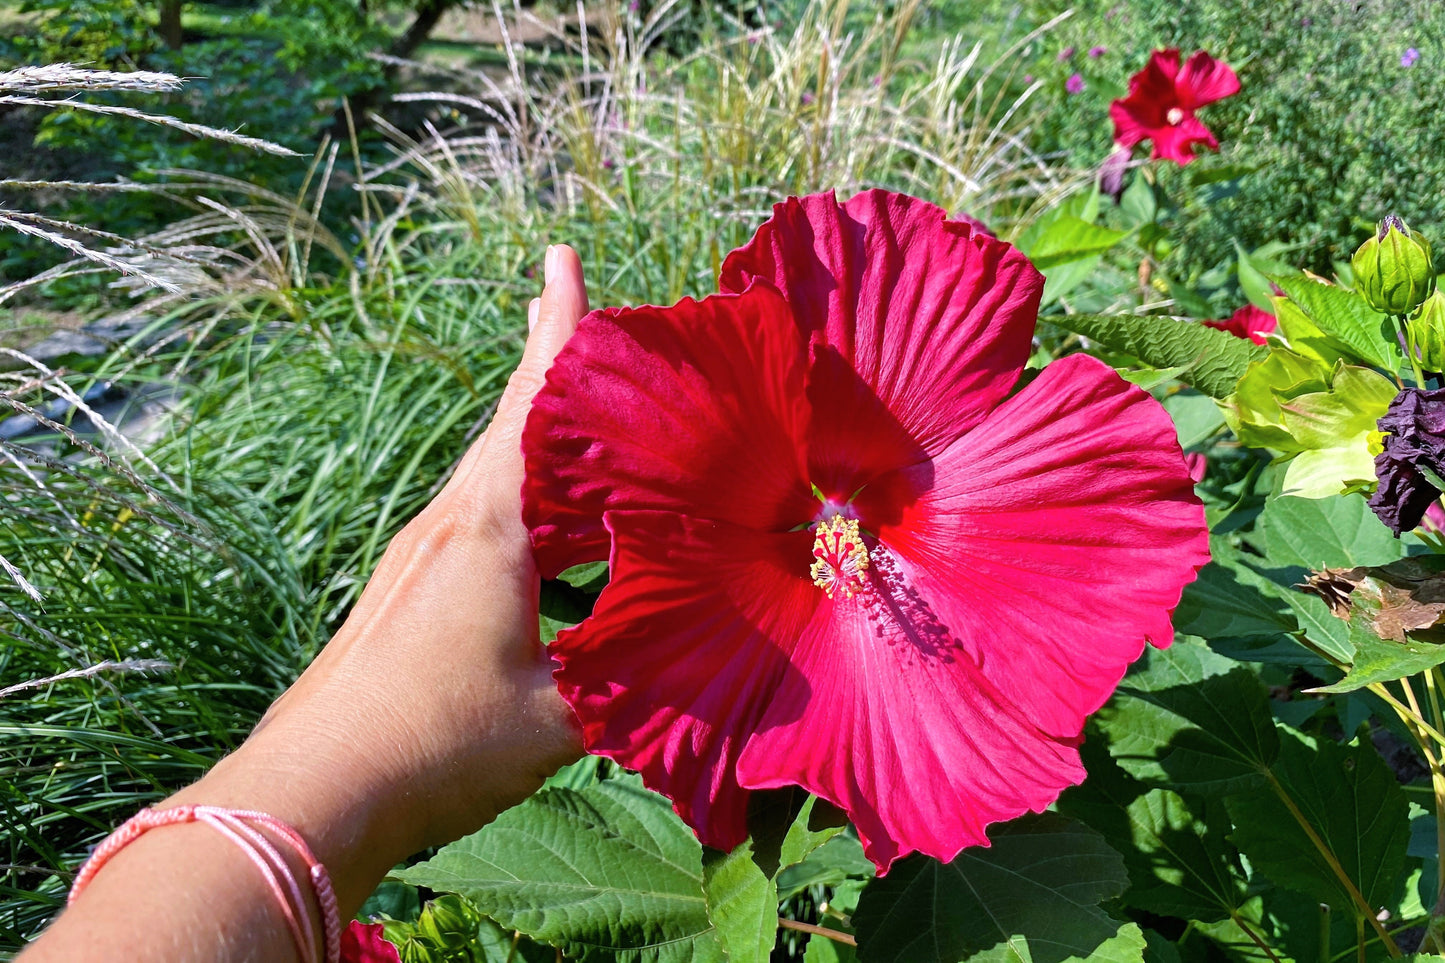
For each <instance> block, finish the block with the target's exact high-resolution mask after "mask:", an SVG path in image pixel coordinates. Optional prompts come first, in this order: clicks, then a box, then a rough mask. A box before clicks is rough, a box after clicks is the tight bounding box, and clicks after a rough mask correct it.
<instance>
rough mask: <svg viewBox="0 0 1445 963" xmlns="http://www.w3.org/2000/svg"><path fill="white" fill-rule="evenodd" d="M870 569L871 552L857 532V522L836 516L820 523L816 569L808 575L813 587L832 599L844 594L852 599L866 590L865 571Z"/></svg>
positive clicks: (814, 560) (816, 547)
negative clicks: (869, 557) (836, 594)
mask: <svg viewBox="0 0 1445 963" xmlns="http://www.w3.org/2000/svg"><path fill="white" fill-rule="evenodd" d="M867 568H868V549H867V547H866V546H865V545H864V544H863V536H862V535H861V534H859V532H858V522H857V521H856V520H854V519H851V518H844V517H843V516H841V515H834V516H833V517H832V518H829V519H828V520H827V521H825V522H820V523H819V525H818V528H817V530H816V533H815V534H814V537H813V566H812V568H811V569H809V572H810V573H811V574H812V576H813V584H814V585H816V586H818V587H819V588H820V589H822V590H823V591H825V592H827V593H828V598H832V597H833V596H834V594H835V593H837V592H842V593H843V597H844V598H852V597H853V595H854V593H856V592H858V591H859V590H861V589H862V588H863V572H864V571H865V570H866V569H867Z"/></svg>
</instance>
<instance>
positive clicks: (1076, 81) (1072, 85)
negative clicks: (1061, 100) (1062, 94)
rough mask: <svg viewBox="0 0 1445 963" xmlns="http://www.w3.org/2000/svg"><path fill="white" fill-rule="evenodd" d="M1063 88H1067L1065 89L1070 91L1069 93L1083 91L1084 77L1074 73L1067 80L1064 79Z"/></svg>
mask: <svg viewBox="0 0 1445 963" xmlns="http://www.w3.org/2000/svg"><path fill="white" fill-rule="evenodd" d="M1064 89H1065V90H1067V91H1068V92H1069V93H1071V94H1081V93H1083V92H1084V78H1083V77H1081V76H1079V75H1078V74H1074V75H1073V76H1072V77H1070V78H1069V79H1068V80H1066V81H1064Z"/></svg>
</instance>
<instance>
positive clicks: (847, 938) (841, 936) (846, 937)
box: [778, 919, 858, 946]
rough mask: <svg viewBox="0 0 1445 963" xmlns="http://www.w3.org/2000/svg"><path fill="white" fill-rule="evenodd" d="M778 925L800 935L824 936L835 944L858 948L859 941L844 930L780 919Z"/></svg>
mask: <svg viewBox="0 0 1445 963" xmlns="http://www.w3.org/2000/svg"><path fill="white" fill-rule="evenodd" d="M778 925H779V926H781V927H782V928H783V929H785V930H797V931H798V932H800V933H812V934H813V935H814V936H824V937H827V938H828V939H830V940H832V941H834V942H835V943H846V944H848V945H849V946H857V945H858V940H857V939H856V938H854V937H853V936H852V935H851V934H849V933H844V932H843V931H842V930H830V929H828V928H827V927H826V926H814V925H813V924H812V923H800V922H798V921H797V920H785V919H779V920H778Z"/></svg>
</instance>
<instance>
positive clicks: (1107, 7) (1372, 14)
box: [1029, 0, 1445, 281]
mask: <svg viewBox="0 0 1445 963" xmlns="http://www.w3.org/2000/svg"><path fill="white" fill-rule="evenodd" d="M1065 6H1070V7H1073V8H1074V9H1075V11H1076V12H1075V14H1074V16H1073V17H1072V18H1071V19H1069V20H1068V21H1066V22H1065V23H1064V24H1063V25H1061V26H1060V27H1059V28H1058V29H1057V30H1056V31H1054V32H1053V33H1052V34H1050V35H1048V36H1046V37H1045V38H1044V40H1043V42H1042V43H1041V44H1040V46H1039V48H1038V56H1037V58H1036V60H1035V61H1034V66H1033V71H1034V73H1035V74H1036V75H1037V76H1038V77H1039V78H1040V79H1041V80H1042V81H1043V82H1044V85H1045V87H1044V92H1045V93H1046V94H1047V95H1048V96H1049V98H1050V100H1051V103H1052V105H1053V110H1052V111H1051V112H1050V114H1049V117H1048V119H1047V121H1046V123H1045V125H1044V126H1043V127H1042V128H1041V131H1040V135H1041V136H1040V141H1039V142H1038V144H1037V146H1038V148H1039V149H1040V150H1042V151H1046V152H1047V151H1049V150H1061V151H1064V152H1066V153H1067V155H1068V156H1069V158H1070V160H1071V161H1072V162H1073V163H1076V164H1078V165H1081V166H1097V164H1098V163H1099V162H1100V161H1102V160H1103V158H1104V157H1105V156H1106V155H1107V154H1108V152H1109V150H1110V149H1111V146H1112V145H1111V135H1112V125H1111V124H1110V121H1109V119H1108V105H1109V101H1110V99H1112V98H1113V97H1116V96H1120V95H1122V93H1123V92H1124V90H1125V88H1126V86H1127V83H1128V78H1129V76H1130V75H1131V74H1132V73H1134V72H1135V71H1137V70H1138V69H1140V68H1141V67H1143V65H1144V64H1145V62H1146V61H1147V60H1148V56H1149V52H1150V51H1151V50H1152V49H1154V48H1157V47H1165V46H1177V47H1180V48H1181V49H1182V50H1183V51H1184V53H1185V54H1186V55H1187V54H1188V53H1190V52H1191V51H1193V50H1196V49H1200V48H1203V49H1206V50H1208V51H1209V52H1210V53H1212V54H1214V55H1215V56H1216V57H1219V58H1220V59H1222V60H1224V61H1225V62H1226V63H1228V64H1230V65H1231V66H1232V67H1233V68H1234V69H1235V70H1236V71H1237V72H1238V74H1239V78H1240V82H1241V84H1242V87H1243V89H1242V90H1241V91H1240V93H1239V94H1238V95H1237V96H1235V97H1232V98H1229V99H1227V100H1224V101H1221V102H1219V103H1216V104H1212V105H1210V106H1209V107H1207V108H1205V109H1204V111H1203V112H1202V115H1201V116H1202V119H1203V120H1204V121H1205V123H1206V124H1207V125H1208V126H1209V127H1210V129H1211V130H1213V131H1214V133H1215V135H1216V136H1217V137H1218V138H1219V141H1220V144H1221V148H1222V153H1221V156H1219V157H1212V158H1204V159H1201V160H1199V161H1196V162H1195V163H1194V164H1192V165H1190V168H1189V170H1188V173H1189V174H1192V173H1193V172H1194V171H1195V170H1196V169H1214V170H1226V169H1230V170H1233V169H1236V168H1238V169H1247V168H1255V167H1257V168H1258V170H1254V171H1253V172H1252V173H1248V174H1246V175H1244V176H1241V177H1239V178H1238V179H1229V180H1225V181H1221V182H1218V183H1215V184H1212V185H1207V186H1203V187H1199V188H1195V189H1194V190H1196V191H1197V192H1200V193H1203V194H1204V195H1206V199H1207V201H1208V203H1207V204H1203V205H1199V206H1198V207H1197V208H1194V209H1191V212H1190V217H1189V218H1188V219H1187V220H1183V221H1181V222H1180V223H1179V224H1178V225H1177V226H1176V229H1175V231H1174V233H1175V235H1176V236H1177V237H1178V239H1179V241H1180V249H1179V252H1178V254H1177V258H1178V262H1177V266H1176V268H1175V274H1176V275H1178V276H1181V277H1183V278H1185V279H1186V280H1189V281H1194V280H1196V279H1197V278H1198V277H1199V276H1200V275H1202V274H1203V273H1204V272H1206V271H1208V270H1209V269H1210V268H1212V267H1215V266H1217V265H1219V264H1221V263H1223V262H1225V261H1227V260H1229V259H1230V258H1232V257H1233V256H1234V253H1235V252H1234V240H1235V239H1238V240H1239V242H1240V243H1241V244H1242V245H1243V246H1244V247H1245V248H1246V249H1251V250H1252V249H1254V248H1257V247H1259V246H1261V245H1263V244H1266V243H1268V242H1272V241H1273V242H1282V243H1284V244H1286V245H1289V246H1290V247H1291V249H1292V255H1291V256H1292V257H1293V258H1294V259H1295V261H1296V262H1297V263H1298V264H1299V265H1300V266H1303V267H1307V268H1310V269H1312V270H1315V271H1317V272H1320V273H1325V274H1327V273H1328V272H1329V271H1330V269H1331V264H1332V262H1333V261H1338V260H1342V259H1348V257H1349V254H1350V252H1351V251H1353V250H1354V248H1355V246H1356V245H1357V244H1358V243H1359V237H1360V235H1361V234H1362V233H1364V232H1366V231H1368V230H1369V229H1370V227H1372V226H1373V224H1374V222H1375V221H1376V220H1377V219H1378V218H1379V217H1381V216H1383V215H1384V214H1385V213H1388V212H1390V211H1396V212H1398V213H1400V214H1401V215H1403V216H1404V217H1405V218H1406V219H1407V220H1409V221H1411V222H1412V223H1414V222H1418V223H1421V224H1438V223H1445V190H1442V187H1445V124H1441V123H1440V122H1439V121H1438V118H1439V117H1440V116H1441V115H1442V111H1445V83H1442V82H1441V78H1442V76H1445V7H1442V6H1441V5H1440V4H1438V3H1432V2H1430V0H1400V2H1384V0H1365V2H1362V3H1337V2H1334V0H1297V2H1292V3H1288V4H1282V3H1240V2H1238V0H1179V2H1177V3H1169V4H1156V3H1152V2H1148V0H1081V2H1079V3H1073V4H1068V5H1065V4H1061V3H1058V2H1056V0H1046V2H1037V3H1035V4H1034V5H1033V6H1032V7H1031V8H1030V11H1029V13H1030V16H1031V17H1032V18H1033V19H1034V20H1036V21H1039V22H1041V21H1042V20H1044V19H1046V18H1047V17H1049V16H1051V15H1053V14H1055V13H1057V12H1060V11H1061V10H1062V9H1064V8H1065ZM1093 47H1104V48H1105V52H1104V53H1103V55H1102V56H1099V57H1097V58H1095V57H1090V56H1089V54H1088V51H1089V50H1090V48H1093ZM1069 48H1072V49H1073V53H1072V55H1071V56H1069V57H1065V58H1064V59H1062V60H1061V59H1059V58H1060V55H1061V54H1063V53H1065V52H1067V51H1068V49H1069ZM1410 48H1414V49H1416V50H1418V51H1419V58H1418V60H1417V61H1416V62H1415V63H1414V65H1413V66H1409V67H1406V66H1402V65H1401V57H1402V55H1404V53H1405V51H1406V50H1408V49H1410ZM1076 72H1077V73H1079V74H1080V75H1081V76H1082V77H1083V79H1084V80H1085V83H1086V87H1085V90H1084V91H1083V92H1082V93H1080V94H1076V95H1070V94H1068V93H1067V92H1066V90H1065V88H1064V84H1065V81H1066V79H1067V78H1068V77H1069V76H1070V75H1072V74H1074V73H1076ZM1181 173H1182V172H1178V171H1165V172H1163V174H1162V176H1163V177H1164V178H1165V179H1166V183H1171V184H1173V183H1180V182H1181V181H1182V180H1183V177H1182V176H1181ZM1171 178H1172V180H1171Z"/></svg>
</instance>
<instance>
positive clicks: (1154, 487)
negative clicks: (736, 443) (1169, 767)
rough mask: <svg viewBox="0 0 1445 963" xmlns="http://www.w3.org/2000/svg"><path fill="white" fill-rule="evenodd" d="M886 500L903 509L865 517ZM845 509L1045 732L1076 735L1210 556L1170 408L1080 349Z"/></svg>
mask: <svg viewBox="0 0 1445 963" xmlns="http://www.w3.org/2000/svg"><path fill="white" fill-rule="evenodd" d="M889 502H896V503H902V504H905V505H907V508H906V509H905V510H904V511H903V513H902V517H901V518H899V520H898V521H897V522H896V523H892V524H881V525H878V526H877V527H876V528H875V527H874V526H872V525H870V518H871V517H873V514H874V513H875V512H876V511H878V510H877V509H876V508H875V505H877V504H879V503H882V504H884V505H887V504H888V503H889ZM855 507H856V508H857V509H858V512H859V516H860V521H861V524H862V525H863V527H864V528H865V529H870V528H871V529H873V530H874V531H876V532H877V534H878V537H879V539H880V540H881V541H883V542H884V543H886V544H887V545H889V546H890V547H891V548H893V549H894V551H896V552H897V554H898V556H899V565H900V568H901V569H902V570H903V572H904V574H905V576H906V577H907V578H908V580H909V581H910V583H911V584H912V585H913V586H914V587H915V588H916V589H917V590H918V592H919V593H920V594H921V595H922V596H923V598H925V599H927V601H928V604H929V605H930V606H931V607H932V610H933V611H934V612H935V613H936V614H937V616H938V618H939V619H940V620H941V621H942V623H943V624H944V625H947V626H948V627H949V628H950V629H951V630H952V632H953V634H954V635H955V636H956V637H957V638H958V640H959V642H960V643H961V644H962V646H963V649H964V651H966V652H967V654H968V657H969V658H971V659H973V660H974V661H975V662H977V663H978V664H979V665H980V667H981V670H982V673H983V675H984V676H985V677H986V678H987V679H988V680H989V681H990V682H992V683H993V684H994V685H995V686H997V687H998V689H999V690H1000V691H1002V692H1004V693H1007V694H1008V695H1009V696H1010V698H1012V699H1013V700H1015V702H1016V704H1017V705H1018V706H1019V707H1020V709H1021V710H1022V711H1023V712H1024V713H1025V714H1026V715H1027V717H1028V718H1030V719H1032V720H1034V721H1035V722H1036V723H1037V724H1038V725H1039V726H1040V727H1041V728H1042V729H1043V730H1044V731H1046V732H1048V733H1050V734H1052V735H1054V736H1058V737H1069V736H1074V735H1077V734H1078V733H1079V732H1080V730H1081V729H1082V726H1083V722H1084V718H1085V716H1086V715H1087V714H1088V713H1090V712H1093V711H1094V710H1095V709H1097V708H1098V707H1099V706H1100V705H1102V704H1103V702H1104V701H1105V700H1106V699H1107V698H1108V697H1109V695H1110V693H1112V692H1113V691H1114V687H1115V686H1116V685H1117V683H1118V681H1119V679H1120V678H1121V677H1122V676H1123V674H1124V670H1125V668H1126V667H1127V666H1128V664H1129V663H1130V662H1131V661H1133V660H1134V659H1136V658H1138V656H1139V654H1140V652H1141V651H1142V649H1143V646H1144V643H1145V642H1146V641H1148V642H1150V643H1152V644H1154V645H1156V646H1161V647H1162V646H1166V645H1168V644H1169V643H1170V642H1171V641H1172V640H1173V637H1174V632H1173V627H1172V625H1171V623H1170V616H1171V614H1172V613H1173V610H1174V607H1175V606H1176V605H1177V604H1178V603H1179V596H1180V592H1181V590H1182V588H1183V586H1184V585H1185V584H1186V583H1188V582H1190V581H1192V580H1193V578H1194V574H1195V572H1196V571H1197V570H1198V569H1199V568H1200V567H1201V566H1202V565H1204V564H1205V563H1206V562H1207V561H1208V560H1209V549H1208V546H1209V537H1208V532H1207V530H1206V528H1205V524H1204V508H1203V505H1202V504H1201V503H1200V501H1199V499H1198V497H1196V496H1195V494H1194V486H1193V482H1192V481H1191V479H1190V477H1189V473H1188V470H1187V467H1186V465H1185V463H1184V458H1183V455H1182V453H1181V451H1180V449H1179V443H1178V441H1177V438H1176V435H1175V430H1174V426H1173V424H1172V423H1171V422H1170V420H1169V416H1168V415H1167V414H1166V413H1165V411H1164V409H1163V408H1162V407H1160V405H1159V404H1158V403H1157V402H1156V401H1154V400H1153V399H1152V398H1150V397H1149V396H1148V394H1146V393H1145V392H1144V391H1142V390H1140V389H1139V388H1137V387H1135V386H1133V385H1130V384H1128V383H1126V382H1125V381H1124V380H1123V379H1121V378H1120V377H1119V376H1118V375H1117V374H1115V373H1114V371H1113V370H1112V369H1110V368H1109V367H1108V366H1107V365H1105V364H1103V363H1102V362H1100V361H1098V360H1097V359H1094V358H1091V357H1088V356H1086V355H1071V356H1069V357H1067V358H1063V359H1061V360H1059V361H1056V362H1054V363H1053V364H1051V365H1049V366H1048V367H1047V368H1045V369H1044V371H1043V373H1042V374H1040V375H1039V377H1038V378H1037V379H1036V380H1035V381H1033V382H1032V383H1031V384H1030V385H1029V386H1028V387H1027V388H1025V389H1024V390H1023V391H1021V392H1019V394H1017V395H1016V396H1014V397H1013V398H1011V399H1009V400H1008V401H1007V402H1005V403H1004V404H1003V405H1001V406H1000V407H999V408H998V410H997V411H996V412H994V414H993V415H992V416H991V417H990V418H989V419H988V420H987V421H985V422H984V423H983V424H982V425H980V426H979V427H978V428H976V429H975V430H974V431H973V432H971V433H969V434H968V435H966V436H964V437H963V438H960V439H959V440H958V442H957V443H956V444H954V445H953V446H951V447H950V448H949V449H948V450H947V451H946V452H944V453H942V454H941V455H939V456H937V457H935V458H934V459H933V460H932V461H931V462H928V463H924V464H920V465H917V466H914V467H913V468H910V469H907V470H905V471H901V472H898V473H896V474H894V475H893V476H891V477H889V478H886V479H881V480H880V481H879V483H878V484H877V485H871V486H869V488H868V489H866V490H865V491H864V492H863V493H862V494H861V495H860V496H859V497H858V499H857V501H856V502H855ZM890 510H893V511H896V509H890Z"/></svg>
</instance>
